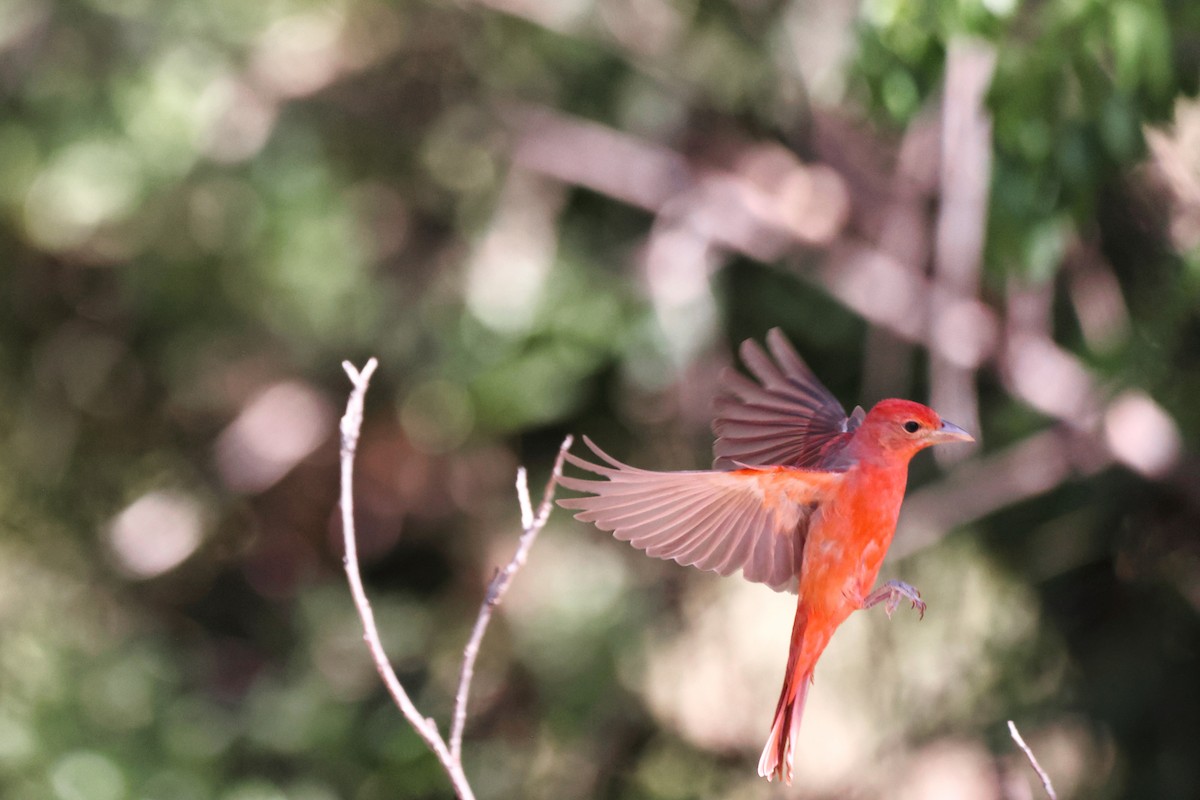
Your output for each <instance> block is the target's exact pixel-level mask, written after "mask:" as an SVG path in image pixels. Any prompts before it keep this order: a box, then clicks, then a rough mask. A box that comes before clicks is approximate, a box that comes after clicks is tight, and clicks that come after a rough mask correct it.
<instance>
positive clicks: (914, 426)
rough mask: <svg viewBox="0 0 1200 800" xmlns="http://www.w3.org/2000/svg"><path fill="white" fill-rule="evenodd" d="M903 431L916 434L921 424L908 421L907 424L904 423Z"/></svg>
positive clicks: (913, 420)
mask: <svg viewBox="0 0 1200 800" xmlns="http://www.w3.org/2000/svg"><path fill="white" fill-rule="evenodd" d="M904 430H906V431H908V432H909V433H916V432H917V431H919V430H921V423H919V422H917V421H916V420H915V419H910V420H909V421H908V422H906V423H904Z"/></svg>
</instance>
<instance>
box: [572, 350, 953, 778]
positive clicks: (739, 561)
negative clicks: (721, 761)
mask: <svg viewBox="0 0 1200 800" xmlns="http://www.w3.org/2000/svg"><path fill="white" fill-rule="evenodd" d="M766 341H767V348H768V349H769V351H770V356H768V355H767V353H765V352H764V351H763V350H762V348H761V347H760V346H759V345H758V344H757V343H756V342H755V341H753V340H746V341H745V342H743V343H742V346H741V357H742V362H743V363H744V364H745V366H746V368H747V369H748V370H749V371H750V373H751V374H752V375H753V376H754V378H756V379H757V380H750V379H749V378H746V377H745V376H743V375H740V374H739V373H737V372H735V371H733V370H727V371H726V373H725V374H724V375H723V376H722V393H721V395H720V396H719V397H718V399H717V418H716V419H715V420H714V422H713V432H714V433H715V434H716V436H717V440H716V443H715V444H714V446H713V451H714V455H715V459H714V461H713V469H712V470H695V471H684V472H654V471H650V470H644V469H638V468H637V467H631V466H629V465H628V464H623V463H621V462H620V461H618V460H616V459H615V458H613V457H612V456H609V455H608V454H607V453H605V452H604V451H603V450H601V449H600V448H599V447H597V446H596V445H595V444H594V443H592V441H591V440H589V439H587V438H586V437H585V438H584V441H585V442H586V443H587V445H588V447H590V448H591V449H592V452H594V453H595V454H596V457H597V458H599V459H600V460H601V461H603V462H604V463H603V464H597V463H592V462H590V461H586V460H584V459H582V458H579V457H578V456H575V455H573V454H568V456H567V459H568V460H569V461H570V463H571V464H573V465H575V466H576V467H579V468H580V469H583V470H586V471H588V472H590V473H593V474H595V475H598V476H600V479H599V480H595V479H583V478H576V477H571V476H563V477H562V478H560V479H559V483H561V484H562V485H563V486H565V487H567V488H568V489H572V490H574V491H578V492H583V493H586V494H587V495H588V496H585V497H572V498H566V499H562V500H559V501H558V502H559V505H561V506H563V507H564V508H569V509H574V510H577V511H578V513H577V514H576V515H575V518H576V519H579V520H582V521H584V522H591V523H594V524H595V525H596V527H598V528H600V529H601V530H605V531H611V532H612V533H613V535H614V536H616V538H618V539H621V540H623V541H627V542H629V543H630V544H632V545H633V546H634V547H636V548H638V549H639V550H644V551H645V552H646V554H647V555H650V556H654V557H655V558H662V559H671V560H673V561H676V562H678V563H680V564H683V565H685V566H694V567H697V568H698V569H703V570H710V571H712V572H716V573H718V574H720V575H731V574H733V573H734V572H736V571H738V570H741V572H742V577H743V578H745V579H746V580H748V581H754V582H758V583H765V584H766V585H767V586H770V587H771V588H772V589H774V590H776V591H784V590H788V591H793V592H796V593H797V594H798V602H797V605H796V618H795V622H794V623H793V625H792V637H791V646H790V648H789V651H788V664H787V671H786V672H785V673H784V678H783V690H782V692H781V693H780V695H779V703H778V705H777V706H776V708H775V717H774V721H773V722H772V725H771V733H770V736H769V738H768V739H767V744H766V747H765V748H764V749H763V752H762V757H761V758H760V759H759V762H758V773H759V774H760V775H762V776H763V777H765V778H767V779H768V780H770V779H773V778H780V779H782V780H783V781H784V782H785V783H788V784H790V783H791V782H792V770H793V756H794V754H793V743H794V741H795V738H796V734H797V732H798V731H799V728H800V717H801V715H802V713H803V711H804V700H805V698H806V697H807V695H808V687H809V684H810V683H811V682H812V678H813V670H814V669H815V667H816V664H817V659H818V658H820V656H821V653H822V652H823V651H824V650H825V646H826V645H827V644H828V643H829V639H830V637H831V636H833V632H834V631H835V630H837V628H838V626H839V625H841V624H842V623H843V622H844V621H845V620H846V619H847V617H849V616H850V614H851V613H852V612H854V611H858V610H859V609H864V608H871V607H872V606H875V605H878V604H879V603H883V604H884V608H885V610H886V611H887V613H888V616H891V614H892V612H893V611H895V610H896V608H897V607H898V606H899V604H900V602H901V601H908V602H910V603H911V604H912V606H913V608H916V609H918V610H919V611H920V613H921V615H922V616H924V614H925V603H924V602H923V601H922V600H921V595H920V592H918V591H917V590H916V589H915V588H914V587H912V586H909V585H908V584H906V583H903V582H901V581H888V582H886V583H884V584H883V585H882V586H879V587H877V588H875V587H874V584H875V580H876V578H877V577H878V575H879V568H880V566H882V564H883V558H884V555H886V553H887V550H888V547H889V546H890V545H891V542H892V536H893V535H894V534H895V532H896V519H897V517H898V516H899V513H900V504H901V502H902V501H903V499H904V488H905V483H906V481H907V478H908V462H909V461H910V460H911V459H912V457H913V456H914V455H916V454H917V453H918V452H919V451H921V450H923V449H925V448H926V447H929V446H931V445H935V444H940V443H943V442H971V441H974V439H973V438H972V437H971V435H970V434H968V433H967V432H966V431H964V430H963V429H962V428H960V427H958V426H957V425H954V424H953V423H950V422H947V421H945V420H943V419H942V418H941V417H939V416H938V414H937V412H935V411H934V410H933V409H931V408H929V407H927V406H923V405H921V404H920V403H914V402H912V401H910V400H895V399H892V400H883V401H880V402H879V403H878V404H876V405H875V407H874V408H872V409H871V410H870V411H869V412H864V411H863V410H862V408H861V407H857V408H855V409H854V411H853V413H851V414H847V413H846V410H845V409H844V408H843V407H842V405H841V404H840V403H839V402H838V401H837V399H836V398H835V397H834V396H833V395H832V394H831V393H830V392H829V390H828V389H826V388H825V387H824V386H823V385H822V384H821V382H820V381H819V380H817V377H816V376H815V375H814V374H813V373H812V371H811V370H810V369H809V368H808V366H807V365H806V364H805V363H804V361H803V359H801V358H800V356H799V355H798V354H797V353H796V351H795V350H794V349H793V348H792V346H791V344H789V343H788V341H787V339H786V338H785V337H784V335H783V333H782V332H781V331H780V330H779V329H778V328H774V329H772V330H771V331H769V332H768V333H767V338H766Z"/></svg>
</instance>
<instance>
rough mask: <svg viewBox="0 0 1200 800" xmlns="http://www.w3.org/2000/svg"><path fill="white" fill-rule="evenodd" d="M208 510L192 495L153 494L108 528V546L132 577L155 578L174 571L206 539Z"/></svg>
mask: <svg viewBox="0 0 1200 800" xmlns="http://www.w3.org/2000/svg"><path fill="white" fill-rule="evenodd" d="M204 516H205V509H204V507H203V506H202V505H201V504H200V502H199V501H198V500H197V499H196V498H194V497H191V496H190V495H187V494H183V493H180V492H171V491H154V492H149V493H147V494H144V495H142V496H141V497H139V498H138V499H137V500H135V501H133V502H132V503H130V504H129V505H128V506H126V507H125V508H124V509H122V511H121V513H120V514H118V515H117V516H116V518H115V519H114V520H113V521H112V523H111V524H110V525H109V527H108V531H107V534H108V547H109V550H110V551H111V553H112V556H113V558H114V559H115V561H116V563H117V565H118V566H119V567H120V568H121V570H122V571H123V572H125V573H126V574H127V575H129V576H130V577H132V578H141V579H144V578H153V577H156V576H158V575H161V574H162V573H164V572H166V571H168V570H170V569H174V568H175V567H177V566H178V565H179V564H181V563H182V562H183V561H184V560H185V559H187V558H188V557H189V556H190V555H191V554H192V553H193V552H195V551H196V548H198V547H199V546H200V544H201V542H202V541H203V539H204V533H205V528H206V527H207V524H206V522H205V519H204Z"/></svg>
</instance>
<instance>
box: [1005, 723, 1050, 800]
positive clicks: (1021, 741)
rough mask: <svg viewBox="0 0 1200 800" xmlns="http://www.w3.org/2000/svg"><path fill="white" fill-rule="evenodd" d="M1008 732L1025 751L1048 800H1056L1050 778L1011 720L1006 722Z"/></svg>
mask: <svg viewBox="0 0 1200 800" xmlns="http://www.w3.org/2000/svg"><path fill="white" fill-rule="evenodd" d="M1008 732H1009V733H1010V734H1012V738H1013V741H1014V742H1016V743H1017V747H1020V748H1021V749H1022V750H1023V751H1025V757H1026V758H1028V759H1029V763H1030V765H1032V766H1033V771H1034V772H1036V773H1037V774H1038V777H1039V778H1041V779H1042V787H1043V788H1045V790H1046V794H1048V795H1049V796H1050V800H1058V794H1057V793H1056V792H1055V791H1054V784H1052V783H1050V776H1049V775H1047V774H1046V770H1044V769H1042V765H1041V764H1039V763H1038V760H1037V757H1036V756H1034V754H1033V751H1032V750H1030V749H1029V745H1027V744H1025V740H1024V739H1022V738H1021V732H1020V731H1018V730H1017V724H1016V723H1015V722H1013V721H1012V720H1011V719H1010V720H1009V721H1008Z"/></svg>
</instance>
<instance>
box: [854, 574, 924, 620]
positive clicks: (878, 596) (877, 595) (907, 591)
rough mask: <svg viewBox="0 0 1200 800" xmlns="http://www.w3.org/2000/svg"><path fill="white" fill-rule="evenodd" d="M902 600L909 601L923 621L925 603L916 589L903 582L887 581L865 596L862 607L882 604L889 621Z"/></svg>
mask: <svg viewBox="0 0 1200 800" xmlns="http://www.w3.org/2000/svg"><path fill="white" fill-rule="evenodd" d="M902 599H904V600H908V601H910V602H911V603H912V607H913V608H915V609H916V610H917V612H918V613H920V615H921V619H925V601H924V600H922V599H921V593H920V592H919V591H917V587H915V586H909V585H908V584H907V583H905V582H904V581H888V582H887V583H885V584H884V585H883V586H880V587H879V588H878V589H876V590H875V591H873V592H871V593H870V594H869V595H867V596H866V599H864V600H863V605H862V607H863V608H871V607H872V606H876V605H878V604H880V603H883V610H884V611H886V612H887V615H888V618H889V619H890V618H891V616H892V614H893V613H895V611H896V609H897V608H898V607H899V606H900V601H901V600H902Z"/></svg>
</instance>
